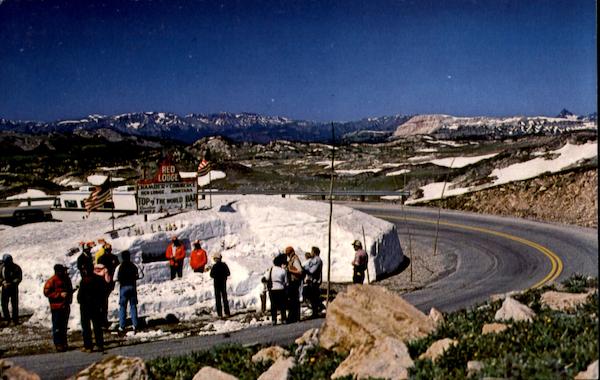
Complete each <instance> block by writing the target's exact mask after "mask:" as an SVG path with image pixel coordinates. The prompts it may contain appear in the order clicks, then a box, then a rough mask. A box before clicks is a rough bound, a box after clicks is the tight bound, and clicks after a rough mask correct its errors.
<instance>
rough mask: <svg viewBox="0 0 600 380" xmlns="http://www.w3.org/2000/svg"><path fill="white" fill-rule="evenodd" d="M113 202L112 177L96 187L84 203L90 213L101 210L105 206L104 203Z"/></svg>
mask: <svg viewBox="0 0 600 380" xmlns="http://www.w3.org/2000/svg"><path fill="white" fill-rule="evenodd" d="M109 200H112V192H111V191H110V177H108V178H106V180H105V181H104V182H103V183H102V185H100V186H96V187H95V188H94V190H92V193H91V194H90V196H89V197H88V198H86V199H85V200H84V201H83V203H84V205H85V209H86V211H87V212H88V213H90V212H92V211H94V210H96V209H97V208H100V206H102V205H103V204H104V202H108V201H109Z"/></svg>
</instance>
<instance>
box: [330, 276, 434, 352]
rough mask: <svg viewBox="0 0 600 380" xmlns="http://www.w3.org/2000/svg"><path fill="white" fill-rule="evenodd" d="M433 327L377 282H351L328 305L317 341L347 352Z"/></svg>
mask: <svg viewBox="0 0 600 380" xmlns="http://www.w3.org/2000/svg"><path fill="white" fill-rule="evenodd" d="M434 330H435V324H434V322H433V321H432V320H431V319H429V318H428V317H427V316H426V315H425V314H423V313H422V312H421V311H419V310H418V309H417V308H415V307H414V306H412V305H411V304H410V303H408V302H406V301H405V300H404V299H402V298H401V297H400V296H398V295H396V294H393V293H391V292H389V291H388V290H386V289H385V288H383V287H380V286H374V285H351V286H349V287H348V288H347V289H346V291H345V292H343V293H340V294H338V295H337V297H336V298H335V300H334V301H333V302H332V303H331V304H330V305H329V308H328V310H327V317H326V319H325V323H323V326H322V327H321V331H320V334H319V344H320V345H321V347H323V348H325V349H328V350H334V351H336V352H349V351H350V350H351V349H352V348H354V347H360V346H363V345H368V344H373V343H375V341H377V340H378V339H383V338H385V337H391V338H394V339H397V340H399V341H402V342H406V341H409V340H413V339H417V338H422V337H424V336H427V335H428V334H429V333H431V332H432V331H434Z"/></svg>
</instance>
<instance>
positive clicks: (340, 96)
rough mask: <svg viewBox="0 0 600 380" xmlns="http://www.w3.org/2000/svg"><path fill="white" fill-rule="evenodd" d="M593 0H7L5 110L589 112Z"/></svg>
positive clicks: (1, 24) (0, 91)
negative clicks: (112, 0)
mask: <svg viewBox="0 0 600 380" xmlns="http://www.w3.org/2000/svg"><path fill="white" fill-rule="evenodd" d="M595 14H596V9H595V2H594V1H593V0H566V1H559V0H545V1H536V0H514V1H512V0H488V1H484V0H473V1H458V0H456V1H445V0H439V1H433V0H431V1H428V0H414V1H409V0H407V1H400V0H397V1H384V0H381V1H378V0H373V1H367V0H364V1H350V0H340V1H286V0H280V1H251V0H238V1H178V0H168V1H167V0H165V1H143V0H141V1H125V0H123V1H114V2H110V1H89V0H88V1H84V0H81V1H77V0H63V1H49V0H45V1H42V0H32V1H17V0H5V1H4V2H2V0H0V117H3V118H8V119H21V120H25V119H26V120H56V119H65V118H73V117H79V116H85V115H88V114H94V113H97V114H107V115H110V114H117V113H125V112H138V111H164V112H174V113H177V114H180V115H184V114H188V113H192V112H196V113H213V112H220V111H230V112H242V111H246V112H256V113H261V114H267V115H282V116H288V117H292V118H296V119H310V120H320V121H329V120H337V121H342V120H355V119H360V118H363V117H370V116H382V115H391V114H417V113H447V114H453V115H458V116H462V115H465V116H466V115H498V116H501V115H555V114H557V113H558V112H559V111H560V110H561V109H562V108H567V109H569V110H571V111H572V112H574V113H577V114H586V113H590V112H593V111H595V110H596V101H597V100H596V99H597V93H596V83H597V76H596V63H597V55H596V20H595Z"/></svg>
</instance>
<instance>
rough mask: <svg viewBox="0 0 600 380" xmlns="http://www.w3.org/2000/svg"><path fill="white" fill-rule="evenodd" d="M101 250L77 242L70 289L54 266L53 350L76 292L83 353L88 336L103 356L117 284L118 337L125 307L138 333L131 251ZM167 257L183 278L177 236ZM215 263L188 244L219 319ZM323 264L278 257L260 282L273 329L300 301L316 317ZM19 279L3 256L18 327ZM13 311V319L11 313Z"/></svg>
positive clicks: (357, 275) (360, 278)
mask: <svg viewBox="0 0 600 380" xmlns="http://www.w3.org/2000/svg"><path fill="white" fill-rule="evenodd" d="M98 242H99V243H100V247H99V249H97V250H96V251H95V253H94V254H93V253H92V249H93V248H94V247H95V246H96V244H95V243H94V242H87V243H84V242H82V243H80V249H81V254H80V255H79V257H78V258H77V269H78V271H79V273H80V275H81V280H80V283H79V285H78V286H77V287H76V288H73V285H72V282H71V278H70V277H69V269H68V268H67V267H65V266H64V265H62V264H56V265H54V275H53V276H52V277H51V278H50V279H48V280H47V281H46V283H45V284H44V295H45V296H46V297H47V298H48V301H49V303H50V311H51V315H52V337H53V341H54V345H55V347H56V350H57V351H59V352H63V351H66V350H67V348H68V343H67V324H68V320H69V315H70V312H71V303H72V301H73V295H74V294H75V292H77V302H78V303H79V308H80V316H81V330H82V335H83V348H82V350H83V351H85V352H92V350H93V348H94V344H93V340H92V332H93V335H94V338H95V344H96V347H97V349H98V351H101V352H102V351H104V338H103V329H106V328H108V326H109V323H108V299H109V296H110V294H111V293H112V291H113V290H114V289H115V282H119V284H120V287H119V332H120V333H124V330H125V327H126V317H127V306H129V312H130V315H131V323H132V326H133V330H134V332H135V331H136V330H138V327H139V324H138V315H137V303H138V300H137V281H138V280H139V279H141V278H142V277H143V272H142V271H140V270H139V268H138V267H137V266H136V265H135V264H134V263H133V262H132V261H131V254H130V252H129V251H122V252H121V260H119V258H118V257H117V256H116V255H115V254H113V252H112V246H111V244H109V243H107V242H106V241H104V240H103V239H99V240H98ZM352 246H353V247H354V250H355V255H354V260H353V261H352V265H353V268H354V270H353V282H354V283H363V282H364V279H365V271H366V270H367V263H368V255H367V253H366V252H365V250H364V249H363V248H362V244H361V242H360V241H359V240H355V241H354V242H353V243H352ZM165 257H166V259H167V260H168V262H169V266H170V274H171V280H173V279H175V278H176V277H179V278H181V277H182V274H183V263H184V259H185V257H186V250H185V246H184V244H183V243H182V242H181V241H180V240H179V238H178V237H177V236H172V237H171V241H170V243H169V245H168V247H167V249H166V252H165ZM213 260H214V264H213V265H212V266H210V267H208V265H207V261H208V259H207V253H206V251H205V250H204V249H202V247H201V244H200V241H199V240H195V241H194V242H193V243H192V251H191V253H190V266H191V267H192V269H193V271H194V272H198V273H203V272H205V271H208V270H209V271H210V277H211V278H212V279H213V284H214V294H215V307H216V311H217V315H218V316H219V317H223V315H225V316H226V317H229V316H230V315H231V313H230V309H229V302H228V299H227V278H228V277H229V276H231V272H230V270H229V267H228V266H227V264H226V263H225V262H223V261H222V255H221V253H216V254H214V255H213ZM322 272H323V261H322V260H321V257H320V250H319V248H318V247H312V248H311V250H310V252H306V253H305V261H304V263H302V262H301V261H300V259H299V257H298V255H297V254H296V252H295V250H294V248H293V247H286V248H285V250H284V252H283V253H280V254H278V255H276V257H275V258H274V259H273V265H272V266H271V267H270V268H269V269H268V270H267V271H266V273H265V274H264V276H263V277H262V279H261V281H262V284H263V291H262V292H261V311H262V312H263V313H264V312H266V297H267V295H268V296H269V300H270V303H271V320H272V324H273V325H275V324H277V316H278V314H279V315H280V321H281V323H293V322H297V321H299V320H300V306H301V305H300V298H301V297H300V296H301V295H302V298H303V299H304V300H305V301H307V303H308V305H309V307H310V310H311V312H312V313H311V317H312V318H314V317H318V316H319V315H320V313H321V311H322V310H323V309H324V305H323V303H322V301H321V289H320V287H321V283H322V277H323V273H322ZM21 280H22V271H21V268H20V267H19V266H18V265H17V264H15V263H14V262H13V259H12V256H11V255H9V254H4V255H3V257H2V261H1V262H0V284H1V285H2V297H1V299H2V313H3V315H4V320H6V321H7V323H10V322H11V321H12V322H13V323H14V324H15V325H16V324H18V323H19V308H18V286H19V283H20V282H21ZM9 304H10V305H11V306H12V315H11V314H10V313H9V307H8V306H9Z"/></svg>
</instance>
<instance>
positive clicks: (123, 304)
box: [119, 285, 138, 329]
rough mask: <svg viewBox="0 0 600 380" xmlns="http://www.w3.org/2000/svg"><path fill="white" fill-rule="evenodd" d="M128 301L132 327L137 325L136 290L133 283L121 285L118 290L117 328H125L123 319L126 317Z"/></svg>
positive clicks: (135, 327)
mask: <svg viewBox="0 0 600 380" xmlns="http://www.w3.org/2000/svg"><path fill="white" fill-rule="evenodd" d="M128 302H129V314H131V323H132V324H133V328H134V329H137V327H138V316H137V290H136V288H135V286H133V285H126V286H121V290H120V291H119V328H120V329H124V328H125V319H126V317H127V303H128Z"/></svg>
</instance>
